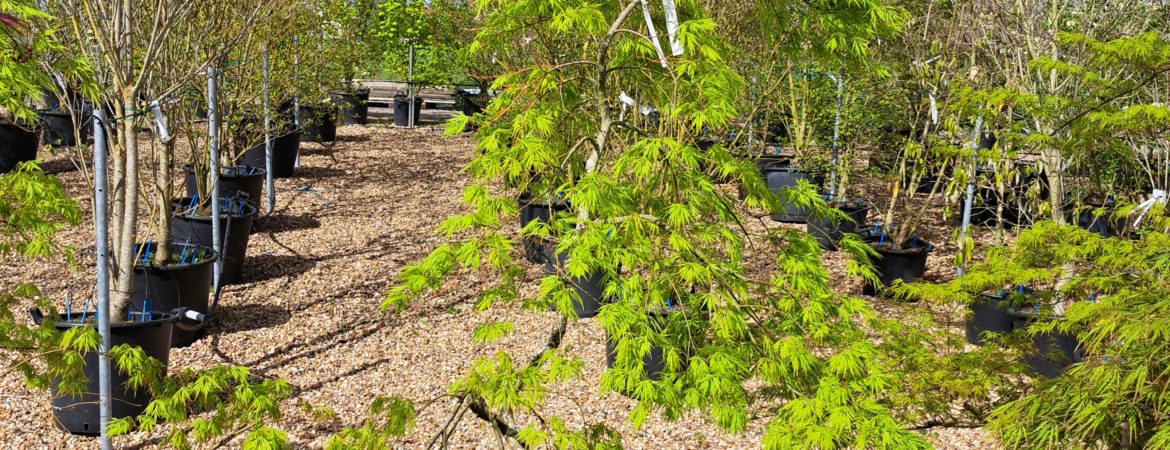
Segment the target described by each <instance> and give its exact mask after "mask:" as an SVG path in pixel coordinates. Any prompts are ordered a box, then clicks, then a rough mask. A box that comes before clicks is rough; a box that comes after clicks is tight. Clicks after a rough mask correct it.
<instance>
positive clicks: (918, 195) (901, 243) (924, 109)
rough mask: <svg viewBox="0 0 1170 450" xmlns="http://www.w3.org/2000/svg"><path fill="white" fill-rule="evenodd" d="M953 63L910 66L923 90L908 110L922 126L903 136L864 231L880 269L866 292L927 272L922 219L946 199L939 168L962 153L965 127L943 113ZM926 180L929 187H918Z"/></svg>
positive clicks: (915, 82) (928, 249) (945, 185)
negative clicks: (876, 213)
mask: <svg viewBox="0 0 1170 450" xmlns="http://www.w3.org/2000/svg"><path fill="white" fill-rule="evenodd" d="M954 64H955V62H954V61H952V60H949V59H945V60H944V59H943V58H938V59H936V60H935V61H933V63H932V64H921V65H915V66H913V68H912V71H911V72H912V73H911V74H910V75H911V76H912V77H913V80H911V81H910V85H911V86H915V87H916V89H915V91H916V92H920V94H919V95H916V96H912V97H911V100H912V101H911V102H910V104H909V105H908V106H909V107H908V108H906V111H908V113H909V116H910V118H911V120H910V123H911V124H912V127H913V128H916V129H917V130H918V131H917V133H911V134H910V136H908V137H906V138H905V140H904V142H903V144H902V145H903V148H902V151H901V152H900V154H899V155H898V160H897V162H896V163H895V168H894V171H893V173H892V174H891V175H892V177H891V178H892V179H891V180H889V181H887V182H886V187H887V194H888V195H887V196H886V197H885V198H884V200H885V204H884V205H881V208H880V209H879V210H878V211H880V216H879V217H877V220H878V221H877V223H876V224H874V225H873V226H872V227H867V228H869V229H868V230H867V235H866V236H864V239H865V240H866V242H867V243H868V244H869V246H870V247H872V249H873V251H874V252H875V253H876V257H875V258H874V261H873V263H874V268H875V269H876V270H877V274H878V282H877V283H874V282H873V281H867V282H866V283H865V285H864V289H863V292H864V293H865V294H867V295H874V294H877V293H878V292H880V291H881V290H882V289H883V288H885V287H888V286H890V285H892V284H894V283H896V282H910V281H913V280H915V279H919V278H922V277H923V275H925V273H926V261H927V256H928V255H929V254H930V253H931V252H932V251H933V250H934V246H933V244H931V243H930V242H929V241H927V240H926V239H924V238H923V237H922V236H920V235H919V232H920V231H921V226H922V222H923V220H924V219H925V217H926V214H927V211H929V210H930V209H931V206H932V205H934V204H936V202H938V201H939V200H940V199H943V200H945V192H946V191H947V190H948V186H949V184H948V181H947V180H946V179H945V178H944V177H943V176H942V175H941V174H944V173H950V172H951V171H952V169H953V167H954V163H955V161H956V160H957V159H958V158H959V157H960V156H961V155H962V154H963V141H962V138H961V136H963V133H961V132H960V130H958V127H957V125H956V122H955V121H954V120H948V119H947V116H946V115H945V114H946V113H947V112H948V110H947V105H948V102H949V100H950V98H949V96H948V95H946V92H945V91H944V89H945V86H946V84H945V83H944V80H945V79H946V78H947V77H948V76H949V75H948V74H949V73H950V72H951V70H950V69H949V67H950V66H951V65H954ZM927 185H928V186H929V189H920V188H921V187H923V186H927Z"/></svg>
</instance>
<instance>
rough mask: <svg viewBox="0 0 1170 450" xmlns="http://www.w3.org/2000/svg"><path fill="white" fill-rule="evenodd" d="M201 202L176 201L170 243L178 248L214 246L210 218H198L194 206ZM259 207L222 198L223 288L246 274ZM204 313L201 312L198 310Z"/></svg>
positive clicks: (192, 200)
mask: <svg viewBox="0 0 1170 450" xmlns="http://www.w3.org/2000/svg"><path fill="white" fill-rule="evenodd" d="M196 204H198V199H197V198H195V197H189V198H184V199H178V200H175V217H174V218H173V219H172V220H171V239H173V240H174V242H175V243H177V244H195V245H200V246H203V247H210V246H211V245H212V234H211V231H212V223H211V220H212V219H211V217H210V216H203V215H199V214H197V213H196V212H195V208H194V207H193V205H196ZM255 205H256V204H255V203H252V202H250V201H246V200H242V199H236V198H233V197H227V198H223V199H222V200H221V207H222V208H223V211H222V212H221V213H220V217H219V232H220V242H221V243H222V245H223V247H222V248H223V251H222V252H223V253H222V255H221V256H222V258H223V273H222V274H220V278H219V281H220V284H223V285H228V284H235V283H237V282H239V281H240V278H241V275H243V273H244V258H245V257H246V256H247V253H248V238H249V236H250V235H251V232H252V222H253V220H254V219H255V218H256V206H255ZM198 311H202V310H198Z"/></svg>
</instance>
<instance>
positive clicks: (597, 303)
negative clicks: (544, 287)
mask: <svg viewBox="0 0 1170 450" xmlns="http://www.w3.org/2000/svg"><path fill="white" fill-rule="evenodd" d="M554 252H556V247H555V246H553V245H546V246H545V249H544V251H543V252H542V253H541V255H542V256H543V259H544V272H545V273H546V274H548V275H556V274H558V273H564V272H566V267H565V265H566V264H567V263H568V262H569V254H568V253H556V254H555V255H554V254H553V253H554ZM570 282H572V283H573V289H574V290H575V291H576V293H577V298H576V299H574V300H573V311H574V312H575V313H576V314H577V317H580V318H582V319H587V318H590V317H594V316H596V315H597V310H598V309H599V308H601V304H602V303H603V299H604V292H605V285H604V284H603V283H604V282H605V276H604V274H603V273H601V272H594V273H592V274H589V275H586V276H583V277H574V278H572V279H571V280H570Z"/></svg>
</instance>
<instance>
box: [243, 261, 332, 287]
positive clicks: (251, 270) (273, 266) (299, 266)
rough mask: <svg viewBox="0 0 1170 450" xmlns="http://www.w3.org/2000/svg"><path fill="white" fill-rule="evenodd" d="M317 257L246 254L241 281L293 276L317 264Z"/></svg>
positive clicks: (247, 281) (252, 281) (254, 281)
mask: <svg viewBox="0 0 1170 450" xmlns="http://www.w3.org/2000/svg"><path fill="white" fill-rule="evenodd" d="M318 260H319V258H309V257H305V256H300V255H265V254H261V255H248V256H247V258H245V261H244V274H243V276H242V277H241V279H240V281H241V282H242V283H257V282H260V281H266V280H271V279H275V278H284V277H295V276H298V275H300V274H303V273H305V272H307V271H309V269H312V268H313V267H314V266H316V265H317V261H318Z"/></svg>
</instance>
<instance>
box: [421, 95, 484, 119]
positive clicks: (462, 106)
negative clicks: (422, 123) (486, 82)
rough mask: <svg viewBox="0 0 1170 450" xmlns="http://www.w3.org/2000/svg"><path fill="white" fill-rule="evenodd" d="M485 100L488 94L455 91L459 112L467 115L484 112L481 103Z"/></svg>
mask: <svg viewBox="0 0 1170 450" xmlns="http://www.w3.org/2000/svg"><path fill="white" fill-rule="evenodd" d="M485 101H486V96H485V95H482V94H479V93H477V92H472V91H468V90H465V89H460V90H458V91H455V103H456V105H457V106H458V107H459V112H461V113H463V115H465V116H474V115H476V114H479V113H481V112H483V105H482V104H481V103H483V102H485ZM405 103H409V102H405ZM415 117H418V116H415Z"/></svg>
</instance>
